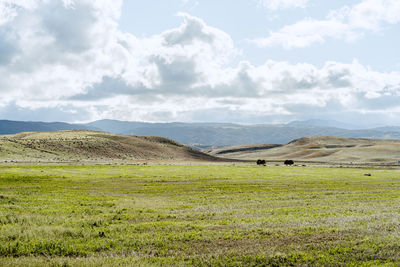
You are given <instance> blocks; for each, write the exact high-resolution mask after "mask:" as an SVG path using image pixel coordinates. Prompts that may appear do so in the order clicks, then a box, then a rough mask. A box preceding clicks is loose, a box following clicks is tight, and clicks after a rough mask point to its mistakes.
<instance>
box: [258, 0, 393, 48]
mask: <svg viewBox="0 0 400 267" xmlns="http://www.w3.org/2000/svg"><path fill="white" fill-rule="evenodd" d="M399 21H400V1H398V0H364V1H362V2H361V3H359V4H357V5H355V6H353V7H348V6H345V7H343V8H341V9H339V10H333V11H330V12H329V14H328V15H327V16H326V18H325V19H323V20H316V19H310V18H307V19H304V20H301V21H298V22H296V23H295V24H292V25H287V26H285V27H283V28H281V29H280V30H279V31H276V32H271V33H270V35H269V37H267V38H258V39H254V40H252V42H253V43H255V44H256V45H258V46H259V47H270V46H282V47H284V48H302V47H307V46H310V45H312V44H314V43H323V42H325V41H326V39H328V38H333V39H341V40H345V41H354V40H356V39H358V38H360V36H362V35H363V34H364V33H365V32H367V31H379V30H380V29H381V28H382V26H383V25H385V24H396V23H398V22H399Z"/></svg>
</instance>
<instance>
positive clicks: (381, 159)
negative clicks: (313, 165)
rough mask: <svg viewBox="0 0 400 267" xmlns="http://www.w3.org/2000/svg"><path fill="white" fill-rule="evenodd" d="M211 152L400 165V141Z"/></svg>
mask: <svg viewBox="0 0 400 267" xmlns="http://www.w3.org/2000/svg"><path fill="white" fill-rule="evenodd" d="M236 148H237V147H233V148H232V147H228V148H222V149H216V150H211V151H208V153H209V154H210V155H218V156H220V157H224V158H232V159H240V160H257V159H266V160H284V159H293V160H300V161H318V162H337V163H340V162H342V163H348V162H355V163H356V162H359V163H397V162H398V160H400V140H376V139H365V138H342V137H331V136H322V137H321V136H319V137H304V138H300V139H297V140H294V141H292V142H290V143H288V144H286V145H282V146H277V147H273V146H271V145H253V146H252V145H249V146H242V148H243V149H239V150H238V149H236Z"/></svg>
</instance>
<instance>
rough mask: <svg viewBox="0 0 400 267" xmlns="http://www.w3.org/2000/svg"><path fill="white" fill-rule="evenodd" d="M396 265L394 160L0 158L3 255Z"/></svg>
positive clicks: (399, 196) (45, 260)
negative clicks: (327, 164) (388, 165)
mask: <svg viewBox="0 0 400 267" xmlns="http://www.w3.org/2000/svg"><path fill="white" fill-rule="evenodd" d="M366 173H370V174H371V176H364V174H366ZM399 264H400V172H398V171H395V170H363V169H344V168H342V169H339V168H338V169H335V168H300V167H243V166H242V167H235V166H23V165H19V166H3V167H0V266H26V265H28V266H82V265H84V266H118V265H119V266H152V265H156V266H157V265H165V266H169V265H213V266H215V265H216V266H218V265H220V266H235V265H245V266H262V265H272V266H278V265H353V266H359V265H366V266H370V265H371V266H372V265H373V266H375V265H387V266H392V265H393V266H398V265H399Z"/></svg>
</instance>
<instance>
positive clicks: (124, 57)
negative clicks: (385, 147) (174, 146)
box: [0, 0, 400, 127]
mask: <svg viewBox="0 0 400 267" xmlns="http://www.w3.org/2000/svg"><path fill="white" fill-rule="evenodd" d="M399 47H400V1H399V0H346V1H345V0H336V1H326V0H146V1H143V0H141V1H138V0H125V1H122V0H113V1H111V0H96V1H93V0H0V119H9V120H24V121H32V120H33V121H65V122H89V121H94V120H99V119H118V120H126V121H147V122H172V121H181V122H234V123H246V124H253V123H287V122H290V121H294V120H308V119H324V120H336V121H341V122H345V123H349V124H353V125H356V126H360V127H375V126H382V125H400V49H399Z"/></svg>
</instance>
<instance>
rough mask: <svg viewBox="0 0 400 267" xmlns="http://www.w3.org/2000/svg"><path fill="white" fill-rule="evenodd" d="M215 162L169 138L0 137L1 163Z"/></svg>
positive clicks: (84, 133) (78, 133)
mask: <svg viewBox="0 0 400 267" xmlns="http://www.w3.org/2000/svg"><path fill="white" fill-rule="evenodd" d="M140 160H165V161H168V160H181V161H186V160H188V161H191V160H194V161H197V160H200V161H216V160H219V159H218V158H216V157H214V156H210V155H207V154H204V153H202V152H200V151H196V150H194V149H192V148H189V147H187V146H184V145H183V144H180V143H178V142H175V141H173V140H171V139H168V138H163V137H157V136H135V135H118V134H111V133H105V132H100V131H89V130H66V131H57V132H24V133H19V134H15V135H2V136H0V162H1V161H3V162H5V161H16V162H37V161H41V162H109V161H118V162H129V161H140Z"/></svg>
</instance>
